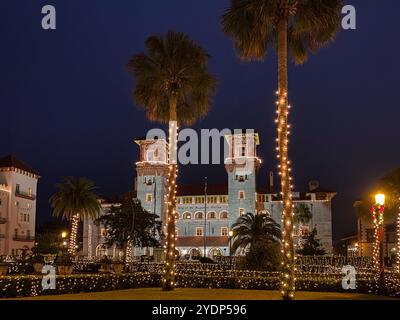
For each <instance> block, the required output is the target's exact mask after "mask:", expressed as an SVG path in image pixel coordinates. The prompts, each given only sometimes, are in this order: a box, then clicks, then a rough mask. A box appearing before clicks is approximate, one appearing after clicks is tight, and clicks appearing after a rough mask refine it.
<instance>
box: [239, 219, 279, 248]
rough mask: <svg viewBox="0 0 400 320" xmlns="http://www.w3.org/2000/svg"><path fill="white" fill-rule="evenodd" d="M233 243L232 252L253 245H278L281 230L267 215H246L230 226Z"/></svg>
mask: <svg viewBox="0 0 400 320" xmlns="http://www.w3.org/2000/svg"><path fill="white" fill-rule="evenodd" d="M232 231H233V236H232V237H233V243H232V252H233V253H235V252H236V251H237V250H238V249H239V248H241V249H246V248H248V247H251V246H252V245H254V244H257V243H261V244H265V243H266V242H273V243H279V242H280V241H281V236H282V232H281V228H280V226H279V224H278V223H276V222H275V221H274V219H272V218H271V217H270V216H269V215H267V214H257V215H254V214H253V213H250V212H249V213H246V214H244V215H242V216H240V217H239V218H238V219H237V221H236V222H235V223H234V224H233V225H232Z"/></svg>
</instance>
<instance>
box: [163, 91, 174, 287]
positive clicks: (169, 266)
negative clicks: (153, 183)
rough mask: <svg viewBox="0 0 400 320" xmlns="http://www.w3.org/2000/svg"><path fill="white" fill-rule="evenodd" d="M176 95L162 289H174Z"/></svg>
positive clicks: (171, 101)
mask: <svg viewBox="0 0 400 320" xmlns="http://www.w3.org/2000/svg"><path fill="white" fill-rule="evenodd" d="M176 105H177V97H176V96H175V95H173V96H172V97H171V100H170V121H169V145H168V148H169V149H168V150H169V174H168V206H167V210H168V211H167V235H166V236H167V252H166V258H165V268H164V270H163V279H162V288H163V290H164V291H171V290H174V285H175V212H176V177H177V159H176V150H177V138H178V123H177V114H176Z"/></svg>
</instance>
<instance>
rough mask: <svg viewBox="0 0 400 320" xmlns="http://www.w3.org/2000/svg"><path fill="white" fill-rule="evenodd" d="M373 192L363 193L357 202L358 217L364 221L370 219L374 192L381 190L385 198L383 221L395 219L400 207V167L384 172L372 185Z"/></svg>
mask: <svg viewBox="0 0 400 320" xmlns="http://www.w3.org/2000/svg"><path fill="white" fill-rule="evenodd" d="M373 190H374V192H369V193H368V194H366V195H364V197H363V199H362V200H361V201H359V202H358V204H357V214H358V217H359V218H361V219H363V220H364V221H371V220H372V215H371V207H372V206H373V205H374V204H375V198H374V196H375V193H377V192H383V193H384V194H385V196H386V199H385V221H386V222H391V221H393V220H394V219H395V217H396V216H397V214H398V212H399V207H400V168H397V169H395V170H392V171H390V172H388V173H387V174H385V175H384V176H383V177H382V178H381V179H379V181H378V182H377V183H376V186H375V187H374V189H373Z"/></svg>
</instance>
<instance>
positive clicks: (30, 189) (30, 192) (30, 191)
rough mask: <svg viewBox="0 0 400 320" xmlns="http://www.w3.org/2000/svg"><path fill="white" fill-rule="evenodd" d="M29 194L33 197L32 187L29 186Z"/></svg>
mask: <svg viewBox="0 0 400 320" xmlns="http://www.w3.org/2000/svg"><path fill="white" fill-rule="evenodd" d="M28 195H29V196H30V197H32V188H29V189H28Z"/></svg>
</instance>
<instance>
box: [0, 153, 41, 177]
mask: <svg viewBox="0 0 400 320" xmlns="http://www.w3.org/2000/svg"><path fill="white" fill-rule="evenodd" d="M0 168H17V169H20V170H23V171H26V172H29V173H33V174H35V175H37V176H38V175H39V172H37V171H36V170H34V169H32V168H31V167H30V166H28V165H27V164H25V163H24V162H22V161H21V160H19V159H18V158H17V157H16V156H15V155H12V154H11V155H8V156H5V157H3V158H0Z"/></svg>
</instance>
